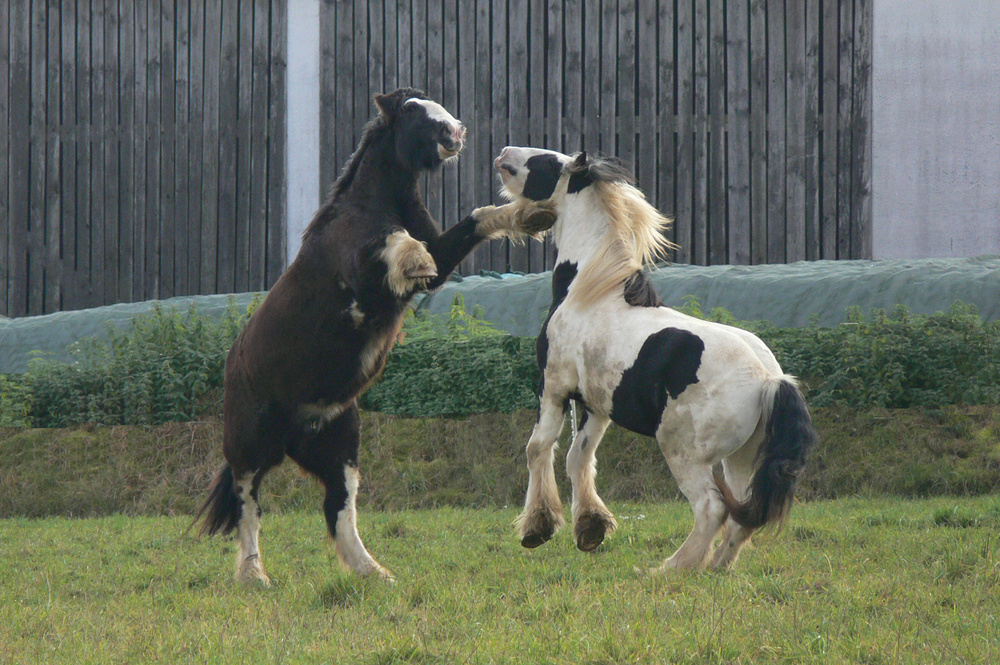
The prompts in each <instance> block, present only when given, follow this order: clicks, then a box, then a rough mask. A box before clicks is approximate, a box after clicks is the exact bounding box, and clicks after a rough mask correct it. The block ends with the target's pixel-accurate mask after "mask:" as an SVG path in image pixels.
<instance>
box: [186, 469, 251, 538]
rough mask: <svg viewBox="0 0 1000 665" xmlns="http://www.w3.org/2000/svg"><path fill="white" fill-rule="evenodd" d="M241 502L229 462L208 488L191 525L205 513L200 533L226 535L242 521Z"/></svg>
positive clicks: (204, 534) (203, 534)
mask: <svg viewBox="0 0 1000 665" xmlns="http://www.w3.org/2000/svg"><path fill="white" fill-rule="evenodd" d="M240 504H241V501H240V497H239V496H238V495H237V494H236V487H235V481H234V479H233V469H232V467H231V466H229V464H228V463H227V464H224V465H223V466H222V468H221V469H219V473H218V474H217V475H216V476H215V480H213V481H212V484H211V486H210V487H209V488H208V498H207V499H205V503H203V504H202V505H201V508H199V509H198V513H197V514H196V515H195V516H194V521H193V522H191V526H194V525H195V524H197V522H198V520H200V519H201V518H202V516H203V515H204V517H205V519H204V521H202V523H201V528H200V529H199V530H198V533H199V535H202V536H211V535H214V534H216V533H222V534H223V535H225V534H227V533H229V532H230V531H232V530H233V529H235V528H236V527H237V526H238V525H239V523H240ZM188 528H189V529H190V528H191V527H188Z"/></svg>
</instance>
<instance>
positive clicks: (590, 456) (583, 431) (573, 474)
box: [566, 411, 618, 552]
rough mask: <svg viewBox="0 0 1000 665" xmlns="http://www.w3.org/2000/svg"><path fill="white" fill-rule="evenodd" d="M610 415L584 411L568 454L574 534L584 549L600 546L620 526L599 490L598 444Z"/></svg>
mask: <svg viewBox="0 0 1000 665" xmlns="http://www.w3.org/2000/svg"><path fill="white" fill-rule="evenodd" d="M610 424H611V419H610V418H608V417H607V416H603V415H599V414H594V413H588V412H586V411H585V412H584V421H583V424H582V425H581V427H580V431H579V433H578V434H577V435H576V438H575V439H574V440H573V445H572V446H570V449H569V452H568V453H567V454H566V473H567V474H569V477H570V479H571V480H572V481H573V537H574V538H575V539H576V546H577V547H578V548H579V549H580V550H581V551H583V552H590V551H591V550H594V549H597V547H598V545H600V544H601V543H602V542H604V536H605V535H606V534H610V533H611V532H613V531H614V530H615V529H616V528H617V527H618V523H617V522H616V521H615V518H614V515H612V514H611V511H610V510H608V507H607V506H605V505H604V501H602V500H601V497H600V496H598V494H597V488H596V486H595V484H594V479H595V478H596V476H597V457H596V455H597V446H598V445H599V444H600V443H601V438H602V437H603V436H604V432H605V431H607V429H608V425H610Z"/></svg>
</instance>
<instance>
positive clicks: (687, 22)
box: [674, 0, 695, 263]
mask: <svg viewBox="0 0 1000 665" xmlns="http://www.w3.org/2000/svg"><path fill="white" fill-rule="evenodd" d="M676 34H677V46H676V48H677V162H676V163H677V166H676V169H677V189H676V204H675V205H676V208H675V210H676V218H675V219H674V229H675V231H674V235H675V238H676V240H675V242H677V244H678V245H680V247H679V248H678V249H677V261H678V263H692V262H694V253H693V247H692V242H693V240H694V234H693V220H692V217H693V215H694V94H695V84H694V7H693V0H678V2H677V33H676Z"/></svg>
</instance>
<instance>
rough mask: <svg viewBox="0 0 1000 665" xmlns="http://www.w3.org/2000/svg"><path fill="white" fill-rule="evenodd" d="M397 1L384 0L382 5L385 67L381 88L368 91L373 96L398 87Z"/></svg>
mask: <svg viewBox="0 0 1000 665" xmlns="http://www.w3.org/2000/svg"><path fill="white" fill-rule="evenodd" d="M396 1H397V0H384V2H383V3H382V4H383V5H384V9H385V11H384V15H383V22H382V28H383V31H384V32H383V35H384V37H383V44H384V45H385V46H384V49H385V50H384V51H383V60H384V64H385V67H384V69H383V77H382V86H381V87H380V88H379V89H378V90H372V91H370V92H371V94H372V95H373V96H374V94H375V93H376V92H379V93H385V92H391V91H393V90H395V89H396V88H398V87H399V85H400V84H399V80H400V76H399V50H398V49H399V33H398V29H399V27H398V24H397V20H398V17H397V9H396Z"/></svg>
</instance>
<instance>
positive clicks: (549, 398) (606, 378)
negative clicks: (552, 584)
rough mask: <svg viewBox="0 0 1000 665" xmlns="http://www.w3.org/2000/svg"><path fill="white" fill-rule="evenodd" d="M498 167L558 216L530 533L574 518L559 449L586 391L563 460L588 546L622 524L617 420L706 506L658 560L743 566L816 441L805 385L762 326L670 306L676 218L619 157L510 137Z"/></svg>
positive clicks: (526, 541)
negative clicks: (666, 270)
mask: <svg viewBox="0 0 1000 665" xmlns="http://www.w3.org/2000/svg"><path fill="white" fill-rule="evenodd" d="M494 164H495V166H496V168H497V170H498V171H499V172H500V177H501V180H502V182H503V187H504V192H505V194H506V195H507V196H508V197H510V198H513V199H516V200H521V201H524V200H533V201H538V202H542V203H544V204H545V205H547V206H550V207H551V208H552V209H553V210H554V211H555V213H556V220H555V223H554V225H553V226H552V227H551V230H552V237H553V239H554V240H555V244H556V248H557V251H558V259H557V262H556V267H555V269H554V270H553V273H552V306H551V309H550V311H549V316H548V319H547V320H546V322H545V324H544V325H543V327H542V331H541V333H540V335H539V337H538V363H539V366H540V368H541V370H542V387H541V389H540V392H539V414H538V422H537V424H536V425H535V428H534V431H533V432H532V433H531V438H530V440H529V441H528V446H527V457H528V469H529V474H530V475H529V481H528V492H527V497H526V499H525V504H524V511H523V512H522V513H521V516H520V517H519V529H520V535H521V544H522V545H524V546H525V547H537V546H539V545H541V544H542V543H544V542H546V541H547V540H549V539H550V538H551V537H552V535H553V534H554V533H555V531H556V529H558V528H559V527H560V526H561V525H562V524H563V514H562V513H563V511H562V504H561V503H560V500H559V493H558V489H557V487H556V483H555V473H554V471H553V465H552V462H553V449H554V447H555V443H556V440H557V439H558V437H559V432H560V431H561V429H562V425H563V420H564V413H565V410H566V406H567V404H568V402H569V400H570V399H573V400H576V401H577V402H578V403H582V404H583V406H584V408H585V409H586V412H585V413H584V416H583V422H582V424H581V427H580V432H579V434H578V435H577V436H576V438H575V439H574V440H573V443H572V446H571V447H570V450H569V453H568V454H567V456H566V470H567V473H568V474H569V475H570V477H571V479H572V481H573V519H574V523H575V524H574V535H575V537H576V544H577V547H579V549H581V550H584V551H589V550H592V549H594V548H596V547H597V546H598V545H600V544H601V542H602V541H603V540H604V536H605V534H606V533H610V532H611V531H613V530H614V529H615V527H616V522H615V519H614V517H613V515H612V514H611V511H609V510H608V508H607V506H605V504H604V502H603V501H602V500H601V498H600V497H599V496H598V495H597V491H596V489H595V485H594V479H595V476H596V462H595V453H596V451H597V446H598V444H599V443H600V441H601V437H602V436H603V435H604V432H605V430H607V428H608V425H609V424H610V423H611V422H615V423H618V424H619V425H621V426H622V427H625V428H626V429H629V430H631V431H633V432H638V433H640V434H644V435H646V436H652V437H655V438H656V440H657V442H658V443H659V444H660V449H661V451H662V452H663V455H664V457H665V458H666V460H667V464H668V465H669V466H670V470H671V472H672V473H673V475H674V478H675V479H676V480H677V484H678V486H679V487H680V490H681V492H683V493H684V496H686V497H687V499H688V501H690V502H691V507H692V509H693V510H694V515H695V525H694V529H693V530H692V531H691V534H690V535H689V536H688V537H687V539H686V540H685V541H684V543H683V544H682V545H681V547H680V548H679V549H678V550H677V551H676V552H675V553H674V554H673V556H671V557H670V558H669V559H667V560H666V561H665V562H664V563H663V565H662V566H661V567H660V568H659V569H658V570H661V571H662V570H664V569H666V568H702V567H705V566H706V565H708V564H709V562H710V561H711V563H712V565H713V566H715V567H725V566H728V565H730V564H732V563H733V562H734V561H735V560H736V558H737V556H738V555H739V552H740V548H741V547H742V546H743V544H744V543H745V542H746V540H747V539H748V538H749V537H750V534H751V532H752V531H753V530H754V529H756V528H758V527H760V526H763V525H764V524H766V523H768V522H773V521H776V520H780V519H781V518H782V517H783V516H784V514H785V512H786V511H787V509H788V507H789V505H790V502H791V500H792V494H793V490H794V488H795V484H796V481H797V480H798V477H799V474H800V473H801V471H802V469H803V467H804V465H805V461H806V456H807V455H808V453H809V451H810V449H811V448H812V447H813V446H814V445H815V443H816V440H817V437H816V432H815V431H814V429H813V427H812V424H811V421H810V418H809V412H808V410H807V409H806V404H805V401H804V400H803V398H802V394H801V393H800V392H799V390H798V388H797V387H796V384H795V380H794V379H793V378H792V377H791V376H788V375H786V374H784V373H783V372H782V371H781V367H779V366H778V362H777V360H775V358H774V354H772V353H771V351H770V350H769V349H768V348H767V346H766V345H765V344H764V343H763V342H762V341H761V340H760V339H758V338H757V337H756V336H754V335H753V334H751V333H749V332H747V331H745V330H740V329H739V328H733V327H730V326H725V325H721V324H718V323H710V322H707V321H701V320H699V319H695V318H692V317H690V316H686V315H684V314H681V313H679V312H677V311H674V310H673V309H670V308H669V307H664V306H663V303H662V302H661V301H660V299H659V297H658V295H657V294H656V292H655V290H654V289H653V287H652V284H651V282H650V281H649V277H648V275H647V273H646V272H645V266H646V264H648V263H650V262H651V261H652V260H653V259H655V258H657V257H658V256H661V255H662V254H663V253H664V252H665V251H666V250H667V249H668V247H669V243H668V242H667V240H666V239H665V238H664V236H663V231H664V229H665V227H666V224H667V220H666V219H665V218H664V217H663V216H662V215H660V213H659V212H657V211H656V210H655V209H654V208H653V207H652V206H651V205H649V203H647V202H646V200H645V197H643V195H642V193H641V192H640V191H639V190H638V189H636V188H635V187H634V186H633V180H632V177H631V176H630V175H629V174H628V173H627V172H626V171H625V170H624V169H622V168H621V166H620V165H619V164H618V163H617V162H615V161H612V160H606V159H600V158H598V159H589V158H588V157H587V155H586V153H580V154H579V155H577V156H576V157H570V156H567V155H563V154H561V153H558V152H552V151H549V150H541V149H538V148H512V147H508V148H504V150H503V152H502V153H501V154H500V156H499V157H497V159H496V161H495V162H494ZM534 230H536V231H542V230H545V229H544V226H541V227H539V228H536V229H534ZM720 462H721V466H722V469H723V472H722V473H720V472H719V471H718V469H717V467H716V465H717V464H719V463H720ZM723 473H724V475H723ZM723 527H724V528H725V531H724V534H723V537H722V544H721V545H720V546H719V547H718V548H717V549H715V552H714V558H713V552H712V543H713V540H714V538H715V537H716V535H717V534H718V532H719V531H720V530H721V529H723Z"/></svg>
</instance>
